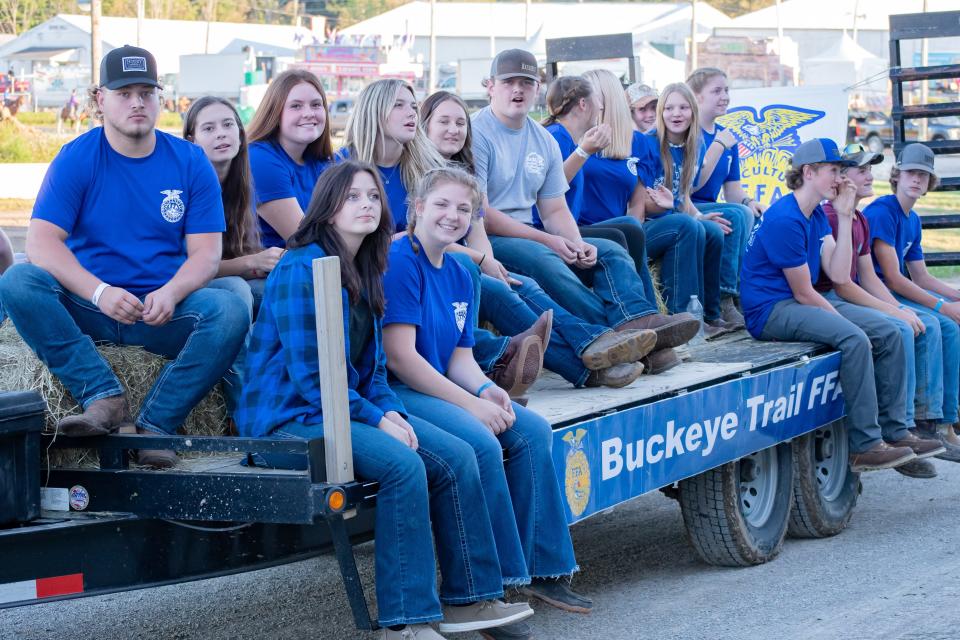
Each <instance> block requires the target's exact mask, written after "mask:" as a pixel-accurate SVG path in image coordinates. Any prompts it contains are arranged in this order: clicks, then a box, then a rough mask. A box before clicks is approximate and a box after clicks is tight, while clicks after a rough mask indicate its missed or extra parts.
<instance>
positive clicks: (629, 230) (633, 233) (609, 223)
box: [580, 216, 657, 300]
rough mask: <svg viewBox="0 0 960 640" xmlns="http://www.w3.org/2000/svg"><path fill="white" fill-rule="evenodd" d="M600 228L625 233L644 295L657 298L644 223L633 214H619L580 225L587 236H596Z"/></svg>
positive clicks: (624, 238) (650, 298)
mask: <svg viewBox="0 0 960 640" xmlns="http://www.w3.org/2000/svg"><path fill="white" fill-rule="evenodd" d="M598 229H599V230H614V231H619V232H620V233H621V234H622V235H623V242H624V243H625V245H626V248H627V253H629V254H630V257H631V258H633V266H634V267H635V268H636V270H637V275H639V276H640V282H642V283H643V297H644V298H646V299H647V300H656V299H657V294H656V293H655V290H654V287H653V278H651V277H650V263H649V260H648V258H647V234H646V232H645V231H644V230H643V223H642V222H640V221H639V220H637V219H636V218H633V217H631V216H619V217H616V218H610V219H609V220H604V221H603V222H594V223H593V224H588V225H584V226H582V227H580V233H581V235H583V236H584V237H585V238H588V237H594V236H593V233H594V232H595V231H596V230H598Z"/></svg>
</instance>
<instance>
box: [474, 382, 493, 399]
mask: <svg viewBox="0 0 960 640" xmlns="http://www.w3.org/2000/svg"><path fill="white" fill-rule="evenodd" d="M492 386H493V383H492V382H491V381H489V380H487V381H486V382H484V383H483V384H482V385H480V388H479V389H477V393H476V396H477V397H478V398H479V397H480V394H481V393H483V392H484V391H486V390H487V389H489V388H490V387H492Z"/></svg>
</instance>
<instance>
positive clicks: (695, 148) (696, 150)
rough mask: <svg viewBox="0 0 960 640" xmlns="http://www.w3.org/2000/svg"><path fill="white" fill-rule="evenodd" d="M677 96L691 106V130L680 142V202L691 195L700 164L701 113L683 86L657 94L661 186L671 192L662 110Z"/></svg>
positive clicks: (670, 158) (675, 85)
mask: <svg viewBox="0 0 960 640" xmlns="http://www.w3.org/2000/svg"><path fill="white" fill-rule="evenodd" d="M674 93H679V94H681V95H683V97H684V99H685V100H686V101H687V102H688V103H689V104H690V128H689V129H687V134H686V136H685V137H684V140H683V168H682V169H681V170H680V189H679V193H680V196H681V197H682V198H686V197H687V196H689V195H690V192H691V191H692V188H693V177H694V175H696V173H697V167H698V165H699V164H700V110H699V109H698V108H697V98H696V97H695V96H694V95H693V91H691V90H690V87H688V86H687V85H686V84H685V83H683V82H674V83H673V84H668V85H667V86H666V87H665V88H664V90H663V92H662V93H661V94H660V100H659V101H658V102H657V124H656V127H657V138H658V139H659V142H660V162H661V164H662V165H663V184H664V186H666V187H667V189H670V190H671V191H673V156H672V155H670V142H669V141H668V140H667V126H666V122H664V119H663V107H664V105H665V104H667V98H669V97H670V96H671V94H674Z"/></svg>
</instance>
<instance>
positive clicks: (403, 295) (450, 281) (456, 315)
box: [383, 236, 473, 375]
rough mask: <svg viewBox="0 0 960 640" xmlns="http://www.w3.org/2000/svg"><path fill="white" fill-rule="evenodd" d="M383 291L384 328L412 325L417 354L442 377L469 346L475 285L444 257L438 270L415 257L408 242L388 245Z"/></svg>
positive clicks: (423, 258) (405, 239)
mask: <svg viewBox="0 0 960 640" xmlns="http://www.w3.org/2000/svg"><path fill="white" fill-rule="evenodd" d="M383 291H384V295H385V296H386V299H387V308H386V310H385V312H384V315H383V326H387V325H389V324H412V325H414V326H416V327H417V353H419V354H420V355H421V356H422V357H423V359H424V360H426V361H427V362H429V363H430V365H431V366H432V367H433V368H434V369H436V370H437V371H439V372H440V373H442V374H443V375H446V374H447V366H448V365H449V364H450V356H452V355H453V350H454V349H455V348H457V347H466V348H470V347H473V325H472V323H471V322H470V316H471V312H470V304H471V302H472V301H473V282H472V281H471V280H470V275H469V274H468V273H467V271H466V269H464V268H463V267H461V266H460V264H459V263H457V261H456V260H451V259H449V258H447V257H445V258H444V260H443V266H442V267H440V268H439V269H437V268H436V267H434V266H433V265H432V264H430V260H429V259H428V258H427V256H426V254H425V253H424V251H423V250H422V249H421V250H420V251H418V252H417V253H414V252H413V246H412V244H411V242H410V238H408V237H406V236H404V237H403V238H399V239H397V240H395V241H394V242H393V244H391V245H390V258H389V267H388V268H387V272H386V274H384V276H383Z"/></svg>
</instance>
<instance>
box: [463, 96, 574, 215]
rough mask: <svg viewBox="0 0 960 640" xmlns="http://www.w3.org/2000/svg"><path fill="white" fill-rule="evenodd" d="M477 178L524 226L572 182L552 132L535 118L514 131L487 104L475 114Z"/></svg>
mask: <svg viewBox="0 0 960 640" xmlns="http://www.w3.org/2000/svg"><path fill="white" fill-rule="evenodd" d="M472 122H473V159H474V161H475V163H476V167H477V174H476V175H477V180H478V181H479V182H480V189H481V191H484V192H486V194H487V199H488V200H489V202H490V206H492V207H494V208H495V209H499V210H500V211H503V212H504V213H505V214H507V215H508V216H510V217H511V218H513V219H514V220H517V221H519V222H523V223H524V224H532V223H533V210H532V209H533V205H535V204H536V203H537V200H539V199H548V198H560V197H563V194H564V193H566V191H567V189H568V188H569V185H567V179H566V177H565V176H564V175H563V156H562V155H561V154H560V147H559V146H558V145H557V141H556V140H555V139H554V138H553V136H552V135H550V132H549V131H547V130H546V129H544V128H543V127H541V126H540V125H539V124H538V123H537V122H536V121H535V120H533V119H532V118H529V117H528V118H527V119H526V121H525V122H524V123H523V127H522V128H520V129H511V128H510V127H508V126H506V125H505V124H503V123H502V122H500V121H499V120H498V119H497V116H495V115H493V111H491V110H490V107H484V108H483V109H481V110H480V111H478V112H477V113H475V114H473V116H472Z"/></svg>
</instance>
